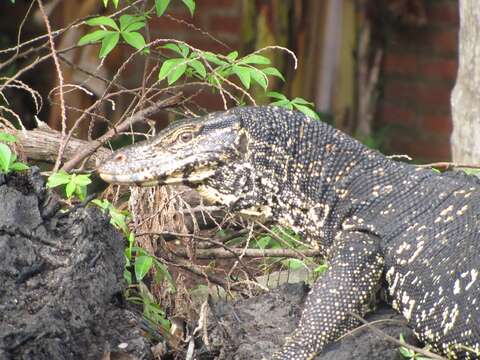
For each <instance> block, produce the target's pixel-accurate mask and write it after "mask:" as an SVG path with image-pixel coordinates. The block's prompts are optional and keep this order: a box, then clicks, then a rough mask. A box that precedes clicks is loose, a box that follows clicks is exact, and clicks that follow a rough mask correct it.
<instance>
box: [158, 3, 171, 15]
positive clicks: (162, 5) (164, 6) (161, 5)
mask: <svg viewBox="0 0 480 360" xmlns="http://www.w3.org/2000/svg"><path fill="white" fill-rule="evenodd" d="M168 5H170V0H155V10H156V12H157V16H162V15H163V13H164V12H165V10H167V7H168Z"/></svg>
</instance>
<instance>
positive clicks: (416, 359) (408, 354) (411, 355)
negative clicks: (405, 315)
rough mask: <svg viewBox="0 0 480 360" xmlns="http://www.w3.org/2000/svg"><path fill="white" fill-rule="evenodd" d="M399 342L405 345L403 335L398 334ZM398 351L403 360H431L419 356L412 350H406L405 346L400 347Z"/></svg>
mask: <svg viewBox="0 0 480 360" xmlns="http://www.w3.org/2000/svg"><path fill="white" fill-rule="evenodd" d="M400 342H401V343H403V344H406V341H405V338H404V337H403V334H400ZM398 351H399V352H400V354H401V355H402V357H404V358H405V359H411V360H431V358H429V357H426V356H424V355H421V354H419V353H417V352H415V351H414V350H412V349H409V348H407V347H406V346H400V347H399V348H398Z"/></svg>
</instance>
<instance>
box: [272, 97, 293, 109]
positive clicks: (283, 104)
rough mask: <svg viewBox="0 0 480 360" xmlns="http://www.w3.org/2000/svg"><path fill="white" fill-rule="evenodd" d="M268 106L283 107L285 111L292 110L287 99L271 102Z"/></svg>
mask: <svg viewBox="0 0 480 360" xmlns="http://www.w3.org/2000/svg"><path fill="white" fill-rule="evenodd" d="M270 105H271V106H280V107H284V108H286V109H290V110H293V105H292V103H291V102H290V100H288V99H285V100H278V101H274V102H271V103H270Z"/></svg>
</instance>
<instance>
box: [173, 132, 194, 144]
mask: <svg viewBox="0 0 480 360" xmlns="http://www.w3.org/2000/svg"><path fill="white" fill-rule="evenodd" d="M177 139H178V140H179V141H180V142H182V143H184V144H186V143H188V142H190V141H192V139H193V133H192V132H191V131H188V132H184V133H181V134H180V135H178V138H177Z"/></svg>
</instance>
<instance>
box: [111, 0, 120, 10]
mask: <svg viewBox="0 0 480 360" xmlns="http://www.w3.org/2000/svg"><path fill="white" fill-rule="evenodd" d="M112 2H113V6H115V9H116V8H118V3H119V0H112Z"/></svg>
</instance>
